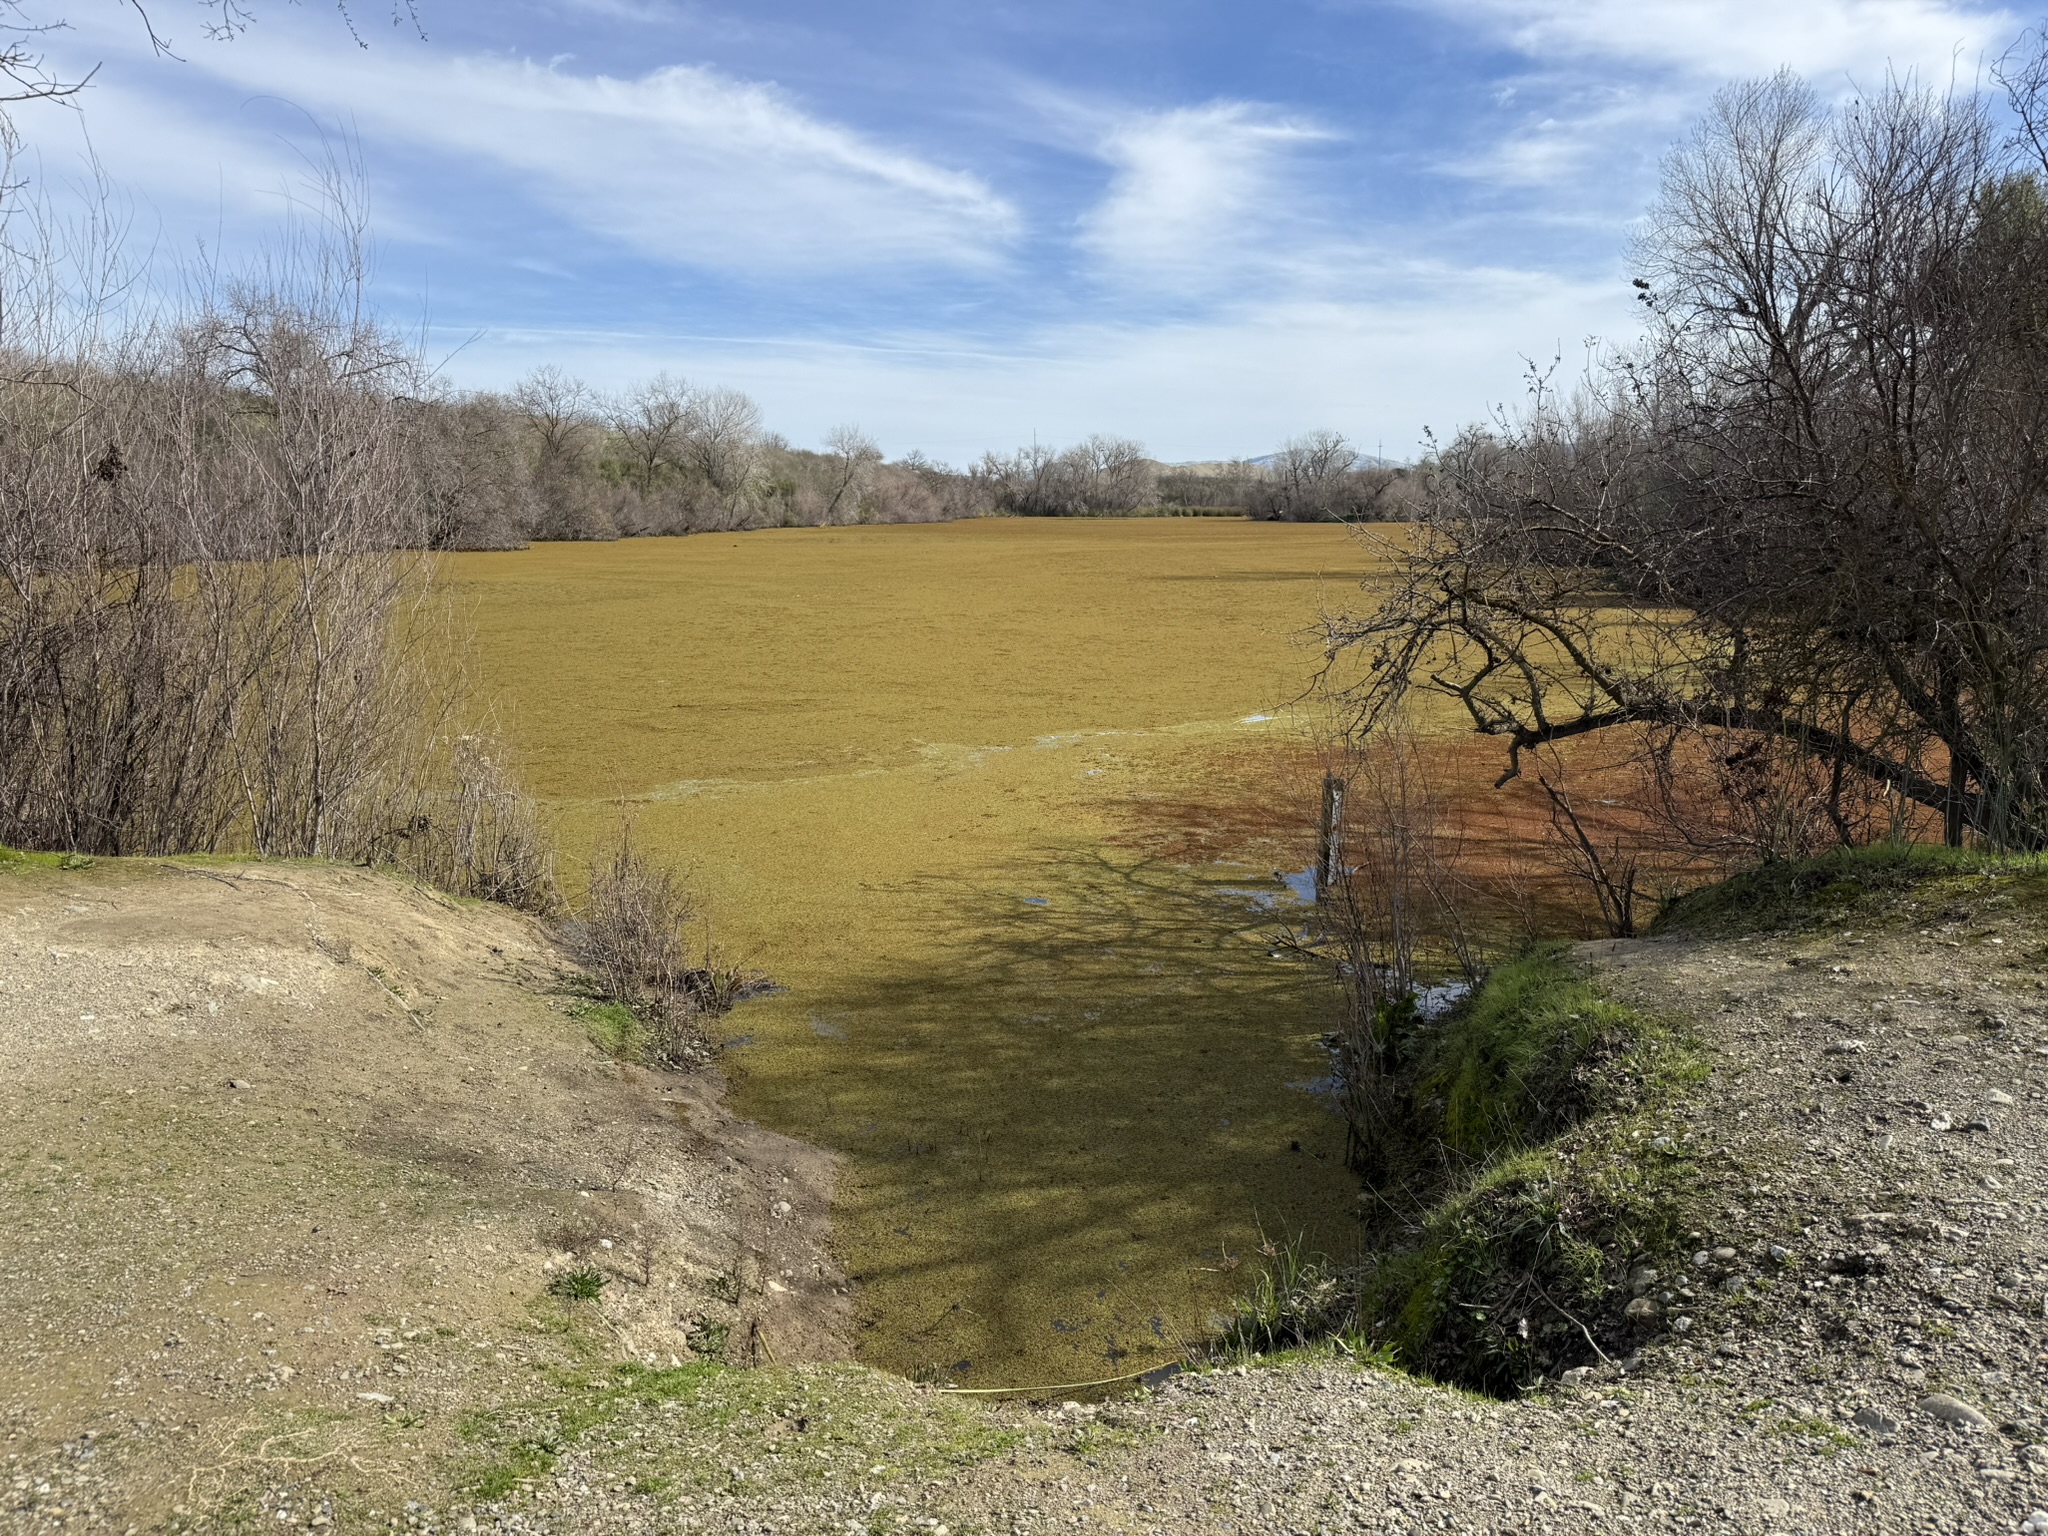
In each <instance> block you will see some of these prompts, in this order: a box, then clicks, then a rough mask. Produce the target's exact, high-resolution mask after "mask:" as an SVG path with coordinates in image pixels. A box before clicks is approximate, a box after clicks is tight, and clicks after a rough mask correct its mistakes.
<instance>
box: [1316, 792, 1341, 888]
mask: <svg viewBox="0 0 2048 1536" xmlns="http://www.w3.org/2000/svg"><path fill="white" fill-rule="evenodd" d="M1343 821H1344V781H1343V780H1342V779H1340V778H1338V777H1337V775H1336V774H1335V773H1325V774H1324V775H1323V819H1322V824H1321V826H1320V828H1319V829H1318V832H1317V835H1316V900H1318V901H1320V900H1322V898H1323V893H1324V892H1325V891H1327V890H1328V889H1329V888H1330V887H1331V886H1332V885H1334V884H1335V883H1336V881H1337V877H1338V876H1339V875H1340V874H1342V873H1343V872H1344V871H1343V867H1342V865H1343V856H1344V839H1343V836H1342V833H1341V830H1340V829H1341V828H1342V825H1343Z"/></svg>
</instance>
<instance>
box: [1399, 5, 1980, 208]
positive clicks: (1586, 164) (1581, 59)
mask: <svg viewBox="0 0 2048 1536" xmlns="http://www.w3.org/2000/svg"><path fill="white" fill-rule="evenodd" d="M1412 3H1414V4H1416V5H1417V6H1418V7H1419V8H1421V9H1424V10H1426V11H1427V12H1429V13H1430V14H1432V15H1434V16H1436V17H1438V18H1440V19H1443V20H1448V21H1452V22H1455V23H1456V24H1457V25H1458V26H1460V27H1463V28H1467V29H1470V31H1471V32H1472V33H1473V34H1475V35H1477V36H1481V37H1487V38H1491V39H1492V40H1493V41H1494V42H1495V43H1497V44H1498V45H1500V46H1504V47H1506V48H1508V49H1510V50H1512V51H1513V52H1515V53H1518V54H1520V55H1521V56H1522V58H1523V59H1524V60H1526V67H1525V68H1524V70H1523V71H1522V72H1521V73H1520V75H1519V76H1518V77H1517V78H1515V79H1513V80H1512V81H1510V82H1508V83H1507V84H1506V85H1505V86H1504V87H1503V88H1501V89H1500V90H1498V91H1497V92H1496V95H1495V102H1494V105H1495V107H1496V108H1497V113H1498V124H1497V126H1496V128H1495V129H1494V131H1493V133H1492V134H1491V136H1490V137H1489V138H1487V139H1486V141H1485V142H1484V143H1483V144H1482V146H1481V147H1479V148H1477V149H1471V150H1467V151H1464V152H1462V153H1461V154H1459V155H1456V156H1454V157H1452V158H1451V159H1450V160H1449V162H1448V164H1447V167H1446V168H1447V169H1452V170H1455V171H1458V172H1460V173H1462V174H1466V175H1471V176H1477V177H1480V178H1482V179H1486V180H1491V181H1497V182H1500V183H1503V184H1508V185H1518V186H1531V187H1533V186H1550V187H1556V186H1561V185H1566V184H1569V183H1571V182H1573V181H1578V182H1580V183H1581V184H1582V185H1587V186H1588V190H1589V191H1591V192H1593V193H1594V195H1595V196H1596V197H1597V196H1598V194H1599V193H1600V192H1601V191H1602V190H1610V191H1611V190H1614V189H1617V188H1619V187H1623V186H1628V185H1630V184H1631V183H1632V182H1633V181H1634V180H1635V179H1636V176H1635V175H1633V174H1628V173H1626V172H1625V173H1624V174H1622V175H1619V176H1617V175H1613V174H1611V172H1612V171H1613V169H1614V168H1615V167H1617V166H1620V167H1626V168H1628V171H1630V172H1639V171H1640V169H1641V167H1642V166H1643V165H1644V164H1645V163H1654V159H1655V154H1656V152H1657V151H1658V150H1659V149H1660V148H1661V147H1662V145H1663V144H1665V143H1667V142H1669V141H1670V139H1671V138H1672V137H1674V136H1675V134H1676V133H1677V132H1678V131H1679V130H1680V129H1681V128H1682V126H1683V124H1684V123H1685V122H1686V120H1687V119H1689V118H1691V117H1692V116H1693V115H1694V114H1695V113H1697V112H1698V111H1699V109H1700V107H1701V105H1702V103H1703V99H1704V96H1705V94H1706V93H1707V92H1708V91H1709V90H1711V89H1712V88H1713V87H1714V86H1717V85H1719V84H1721V83H1722V82H1724V81H1727V80H1731V79H1741V78H1753V77H1755V76H1758V75H1765V74H1770V73H1772V72H1773V71H1776V70H1778V69H1781V68H1787V67H1789V68H1791V69H1793V70H1796V71H1798V72H1799V73H1800V74H1802V75H1804V76H1806V77H1807V78H1808V79H1809V80H1811V81H1812V82H1813V83H1814V84H1815V86H1816V87H1817V88H1818V89H1820V90H1821V92H1822V93H1823V94H1824V95H1833V96H1845V95H1848V94H1850V93H1851V92H1852V91H1855V90H1867V89H1871V88H1873V87H1876V86H1878V85H1881V84H1882V83H1883V82H1884V81H1885V80H1886V79H1888V78H1891V77H1905V76H1908V75H1910V76H1911V77H1913V78H1914V79H1916V80H1918V81H1920V82H1921V83H1922V84H1925V85H1929V86H1933V87H1935V88H1942V87H1946V86H1947V85H1949V84H1950V83H1951V82H1954V83H1955V84H1956V85H1957V86H1959V87H1960V88H1961V89H1963V90H1971V89H1975V88H1976V87H1977V85H1978V84H1979V83H1980V81H1981V79H1982V73H1983V69H1984V66H1985V64H1986V63H1987V62H1988V61H1989V60H1990V59H1991V58H1992V57H1995V56H1996V54H1997V52H1998V51H1999V50H2001V49H2002V48H2003V47H2004V46H2005V45H2006V44H2007V43H2008V42H2009V41H2010V40H2011V38H2012V37H2013V36H2014V35H2015V33H2016V32H2017V31H2018V30H2019V27H2020V22H2019V21H2018V20H2017V19H2016V18H2015V16H2014V15H2013V14H2012V13H2011V12H2009V11H2007V10H2004V9H2002V8H1996V7H1985V6H1979V5H1972V4H1968V3H1961V4H1958V3H1952V0H1951V3H1944V0H1412ZM1603 167H1604V168H1606V169H1607V170H1608V171H1609V172H1610V174H1608V175H1607V176H1606V177H1604V178H1603V179H1596V180H1593V181H1591V182H1590V183H1588V181H1587V178H1589V176H1595V175H1596V174H1597V173H1598V172H1599V171H1600V170H1601V169H1602V168H1603Z"/></svg>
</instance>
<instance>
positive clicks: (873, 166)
mask: <svg viewBox="0 0 2048 1536" xmlns="http://www.w3.org/2000/svg"><path fill="white" fill-rule="evenodd" d="M351 3H352V9H353V13H354V20H355V23H356V26H357V28H358V29H359V30H360V31H361V33H362V35H363V38H364V40H365V41H366V42H367V43H368V44H369V46H368V47H367V48H359V47H357V46H356V44H355V42H354V41H353V40H352V38H351V36H350V33H349V30H348V28H347V27H346V25H345V24H344V23H343V21H342V20H341V18H340V17H339V16H337V14H336V12H335V10H334V8H333V7H332V6H330V5H327V4H324V3H322V0H306V3H305V4H303V5H286V4H281V3H278V0H267V3H266V0H257V4H256V6H255V7H254V9H255V13H256V16H257V21H256V24H255V25H254V26H253V27H251V28H250V29H249V30H248V31H247V32H246V33H244V34H243V35H242V36H240V37H239V38H236V39H235V40H233V41H229V42H215V41H208V40H207V39H206V38H205V36H204V20H205V16H206V11H205V7H204V6H203V5H202V4H201V0H150V6H149V8H150V14H151V16H152V19H153V20H154V22H155V25H156V27H157V30H158V31H159V32H161V33H163V34H165V35H167V36H168V37H169V39H170V40H171V42H172V44H173V46H174V47H175V49H176V53H177V57H176V58H175V59H172V58H162V57H155V56H152V54H151V52H150V50H149V47H148V43H147V39H146V36H145V34H144V33H143V31H142V29H141V27H140V26H139V25H138V24H137V22H136V21H135V18H134V14H133V12H132V11H131V10H129V9H128V8H127V7H126V6H125V4H123V3H120V0H73V5H72V10H71V21H72V27H71V30H70V31H68V32H66V33H63V34H58V35H57V36H56V37H55V38H54V39H53V43H52V49H51V51H52V53H53V55H54V56H55V57H56V59H57V61H58V62H59V63H60V64H61V65H62V66H64V67H69V68H74V69H76V68H81V67H85V66H89V65H91V64H94V63H98V64H99V65H100V72H99V74H98V76H97V77H96V79H95V81H94V83H93V85H92V87H91V89H90V90H89V91H88V92H87V93H86V95H85V96H84V97H83V98H82V105H81V107H80V109H79V110H77V111H72V110H69V109H66V108H60V107H54V106H48V105H37V106H33V107H30V108H26V109H22V110H21V112H20V113H19V116H18V124H19V127H20V128H21V130H22V131H23V134H24V137H25V138H26V140H27V142H28V145H29V147H30V149H31V151H32V160H31V165H32V166H33V167H34V168H35V169H36V171H37V174H38V175H39V177H40V179H41V180H42V182H43V184H44V185H45V187H46V188H51V189H57V190H58V195H59V196H62V195H63V193H62V189H63V188H66V187H69V186H73V185H75V184H77V183H78V182H79V180H80V178H81V166H82V163H83V162H82V159H81V156H82V154H83V152H84V146H85V145H86V144H87V143H88V142H89V143H90V146H91V148H92V151H93V152H94V153H95V154H96V155H97V157H98V159H99V161H100V163H101V164H102V166H103V167H104V169H105V173H106V175H107V176H108V177H109V178H110V179H111V181H112V182H113V184H114V185H115V187H116V188H117V189H118V192H119V196H120V198H121V200H122V203H123V206H124V207H125V208H126V209H127V211H128V216H129V220H130V228H131V236H130V238H131V242H132V243H133V244H135V245H136V246H137V247H138V248H141V249H147V250H153V251H155V252H156V253H157V258H158V259H159V260H161V261H165V262H169V263H173V264H175V263H177V262H181V261H185V260H189V259H190V258H191V257H192V256H193V255H194V253H196V252H197V251H198V250H199V249H201V248H202V246H203V247H204V248H205V249H207V250H210V251H217V252H218V253H219V254H220V255H221V256H222V257H224V259H225V260H226V261H227V262H228V263H229V264H231V265H232V264H233V263H235V262H237V261H241V260H246V259H252V258H253V255H254V253H255V252H257V251H258V250H259V249H260V248H261V246H262V244H263V243H264V241H266V240H267V239H271V238H273V237H274V232H275V230H276V229H277V227H278V224H279V221H280V220H281V218H282V217H283V214H284V210H285V208H286V206H287V204H288V202H289V201H290V199H291V198H292V197H294V196H300V195H303V188H304V186H305V184H306V181H307V166H308V163H309V162H311V161H317V160H318V159H319V157H320V156H321V154H322V153H323V150H322V144H323V142H326V143H328V144H333V143H336V142H345V143H348V144H352V145H353V146H354V150H355V152H356V153H357V154H358V155H359V156H360V159H361V162H362V164H363V166H364V167H365V171H366V177H367V189H368V194H369V198H370V203H371V207H372V213H373V219H374V224H375V229H376V235H377V243H376V252H377V269H376V270H377V276H376V282H377V287H378V293H379V298H380V301H381V303H382V305H383V306H384V308H385V309H386V311H387V312H388V313H389V314H390V315H391V316H392V317H393V318H394V319H395V320H398V321H400V322H402V323H404V324H405V325H407V326H408V327H417V326H421V325H424V327H425V331H424V334H425V336H426V340H427V344H428V348H429V350H430V352H431V353H432V354H433V355H434V356H436V357H440V358H445V359H446V363H445V367H446V370H447V373H448V376H449V377H450V378H451V380H453V381H454V382H456V383H457V384H460V385H463V386H478V387H484V386H499V385H503V384H506V383H508V382H510V381H511V380H512V379H513V378H515V377H517V376H518V375H519V374H520V373H522V372H524V371H525V370H527V369H528V368H530V367H532V366H534V365H535V364H537V363H541V362H553V363H557V364H560V365H562V366H564V367H566V368H568V369H570V370H571V371H572V372H575V373H577V374H579V375H581V376H582V377H584V378H586V379H588V380H589V381H590V382H591V383H592V384H594V385H597V386H600V387H607V388H615V387H619V386H623V385H625V384H628V383H630V382H631V381H633V380H634V379H636V378H639V377H644V376H646V375H648V374H651V373H653V372H655V371H656V370H658V369H664V368H666V369H668V370H670V371H672V372H674V373H677V374H680V375H682V376H684V377H687V378H689V379H690V380H692V381H695V382H701V383H706V384H722V385H731V386H736V387H739V388H742V389H745V390H748V391H749V392H750V393H752V394H753V395H755V396H756V397H757V398H758V399H759V400H760V401H761V403H762V405H763V407H764V409H765V411H766V413H767V417H768V420H769V423H770V425H771V426H773V427H775V428H776V429H778V430H780V431H781V432H783V433H784V434H785V435H787V436H788V437H789V438H790V439H791V440H792V441H793V442H796V443H798V444H800V445H804V444H814V443H815V442H817V440H818V439H820V438H821V437H822V436H823V435H824V433H825V432H826V431H828V430H829V429H830V428H831V427H833V426H834V425H836V424H839V423H841V422H849V421H851V422H856V423H858V424H860V425H862V426H864V427H865V428H867V430H869V431H870V432H871V433H873V434H874V435H875V436H876V437H877V438H878V439H879V440H880V441H881V442H882V444H883V446H884V447H885V448H886V449H887V450H888V451H889V452H890V453H892V454H900V453H903V452H905V451H907V450H909V449H912V448H921V449H923V450H924V451H926V452H928V453H931V454H933V455H935V456H938V457H941V458H945V459H949V460H952V461H955V462H960V461H964V460H966V459H969V458H971V457H974V456H975V455H977V454H978V453H979V452H980V451H981V450H982V449H984V448H991V447H993V448H999V449H1000V448H1008V447H1013V446H1015V445H1017V444H1019V443H1022V442H1027V441H1030V440H1031V439H1032V438H1033V437H1034V436H1035V437H1037V438H1038V439H1040V440H1045V441H1052V442H1066V441H1070V440H1072V439H1074V438H1076V437H1079V436H1081V435H1083V434H1086V433H1088V432H1092V431H1107V432H1115V433H1120V434H1123V435H1127V436H1131V437H1135V438H1137V439H1139V440H1140V441H1142V442H1144V443H1145V444H1147V446H1148V447H1149V449H1150V450H1151V451H1152V452H1153V453H1154V454H1155V455H1157V456H1159V457H1162V458H1167V459H1177V460H1178V459H1194V458H1210V457H1223V456H1229V455H1234V454H1256V453H1263V452H1266V451H1268V450H1270V449H1272V448H1273V447H1275V446H1277V445H1278V444H1279V443H1280V442H1281V441H1282V440H1283V439H1284V438H1286V437H1288V436H1290V435H1292V434H1295V433H1297V432H1301V431H1304V430H1307V429H1310V428H1334V429H1336V430H1339V431H1343V432H1345V433H1347V434H1348V435H1350V436H1351V437H1352V438H1353V439H1354V440H1355V441H1358V442H1360V443H1362V444H1363V445H1364V446H1366V447H1367V448H1368V449H1371V448H1373V447H1375V446H1376V445H1384V450H1385V452H1386V453H1387V454H1388V455H1389V456H1391V457H1408V456H1412V455H1413V454H1414V453H1415V452H1416V451H1417V449H1418V446H1419V443H1420V441H1421V437H1422V433H1423V430H1424V428H1425V427H1434V428H1435V429H1436V430H1437V431H1438V432H1439V433H1442V432H1445V431H1447V430H1450V429H1453V428H1455V427H1456V426H1457V425H1458V424H1459V423H1461V422H1463V421H1467V420H1470V419H1472V418H1474V417H1477V416H1479V415H1482V414H1484V413H1485V411H1486V410H1487V408H1488V407H1489V406H1490V405H1492V404H1495V403H1499V402H1502V401H1508V402H1512V401H1513V400H1514V399H1515V398H1517V397H1518V395H1519V391H1520V376H1521V374H1522V371H1523V363H1522V358H1523V357H1525V356H1537V357H1548V356H1550V355H1551V354H1553V353H1554V352H1555V351H1556V350H1557V349H1558V348H1559V347H1560V346H1562V347H1563V348H1564V350H1565V351H1566V352H1567V354H1569V355H1572V356H1576V355H1577V353H1578V351H1579V348H1580V345H1581V343H1582V341H1583V340H1584V339H1585V338H1587V337H1589V336H1603V337H1610V338H1617V337H1622V336H1625V335H1627V334H1628V332H1629V329H1630V327H1631V326H1632V324H1633V317H1632V313H1631V306H1630V304H1629V296H1630V290H1629V288H1628V284H1627V277H1628V273H1627V271H1626V269H1625V266H1624V256H1623V247H1624V243H1625V240H1626V236H1627V232H1628V228H1629V225H1630V222H1631V220H1633V219H1634V218H1635V217H1636V216H1637V215H1638V214H1639V213H1640V212H1641V210H1642V209H1643V207H1644V206H1645V205H1646V203H1647V201H1648V199H1649V197H1650V195H1651V193H1652V192H1653V190H1654V186H1655V181H1656V172H1657V162H1658V159H1659V156H1660V155H1661V154H1662V153H1663V152H1664V150H1665V149H1666V147H1667V146H1668V145H1669V144H1670V143H1671V142H1672V140H1673V139H1674V138H1675V137H1676V136H1677V135H1679V134H1680V133H1681V132H1683V131H1684V128H1685V126H1686V124H1687V122H1688V121H1689V120H1690V119H1691V118H1692V117H1693V116H1694V115H1695V114H1696V113H1697V112H1698V111H1699V110H1700V108H1701V107H1702V106H1703V104H1704V103H1705V101H1706V99H1707V98H1708V96H1709V95H1710V94H1711V93H1712V91H1713V90H1714V88H1715V87H1716V86H1718V85H1720V84H1721V83H1723V82H1725V81H1727V80H1729V79H1732V78H1736V77H1740V76H1746V75H1754V74H1759V73H1765V72H1768V71H1769V70H1771V69H1773V68H1775V67H1777V66H1778V65H1780V64H1789V65H1791V66H1793V67H1795V68H1797V69H1799V70H1801V71H1802V72H1803V73H1805V74H1806V75H1807V76H1808V77H1809V78H1810V79H1812V80H1813V81H1814V82H1815V83H1816V84H1817V85H1819V86H1820V87H1821V88H1822V89H1823V90H1824V91H1826V92H1828V93H1829V94H1832V95H1843V94H1847V93H1848V92H1850V91H1851V90H1853V89H1854V87H1855V85H1856V84H1858V83H1862V84H1866V85H1867V84H1871V83H1874V82H1876V81H1879V80H1881V79H1882V77H1883V75H1884V73H1885V71H1886V70H1887V69H1888V68H1891V69H1898V70H1905V69H1912V70H1915V71H1918V72H1919V73H1921V74H1922V75H1923V76H1931V77H1934V78H1937V79H1939V80H1942V81H1946V80H1948V79H1949V78H1951V76H1952V75H1954V76H1958V77H1960V78H1961V79H1962V80H1963V81H1964V82H1965V83H1966V84H1967V83H1970V82H1974V81H1975V80H1977V79H1978V78H1979V76H1980V75H1981V72H1982V68H1983V65H1984V63H1985V62H1986V61H1987V60H1988V59H1989V58H1992V57H1995V56H1996V54H1997V53H1998V52H1999V51H2000V50H2001V49H2002V48H2003V47H2004V46H2005V45H2006V43H2007V42H2008V41H2009V40H2010V39H2011V38H2012V37H2013V36H2014V35H2015V34H2016V33H2017V32H2018V31H2019V30H2020V28H2021V27H2022V26H2023V25H2024V24H2025V23H2024V21H2023V20H2022V18H2021V17H2020V16H2019V15H2018V14H2015V13H2012V12H2010V11H2007V10H2003V9H1999V8H1996V7H1992V6H1982V5H1976V4H1965V3H1944V0H1772V3H1758V0H1263V3H1258V4H1252V3H1246V0H1183V3H1166V0H1124V3H1115V0H1109V3H1104V0H1096V3H1092V4H1084V3H1081V0H1034V3H1030V4H1024V3H1018V0H982V3H966V0H955V3H952V4H939V3H936V0H902V3H877V0H838V3H835V4H826V3H823V0H747V3H744V4H737V3H736V4H712V3H696V0H418V5H419V10H420V14H421V17H422V20H423V21H424V23H425V28H426V34H427V35H426V37H425V38H424V39H423V38H422V37H420V36H419V35H418V33H417V32H415V31H412V30H410V29H409V28H408V27H405V26H395V25H393V22H392V17H391V14H390V11H389V10H388V9H387V8H386V7H387V6H388V0H351Z"/></svg>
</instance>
